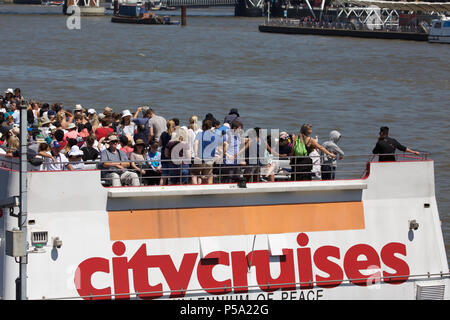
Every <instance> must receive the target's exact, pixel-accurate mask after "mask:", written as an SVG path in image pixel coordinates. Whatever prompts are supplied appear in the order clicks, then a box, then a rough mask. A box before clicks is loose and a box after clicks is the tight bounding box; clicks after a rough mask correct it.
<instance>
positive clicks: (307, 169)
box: [290, 124, 336, 181]
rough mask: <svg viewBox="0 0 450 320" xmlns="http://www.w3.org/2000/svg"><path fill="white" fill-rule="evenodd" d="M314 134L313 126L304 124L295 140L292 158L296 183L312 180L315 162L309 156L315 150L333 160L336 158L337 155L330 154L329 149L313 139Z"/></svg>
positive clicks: (292, 175)
mask: <svg viewBox="0 0 450 320" xmlns="http://www.w3.org/2000/svg"><path fill="white" fill-rule="evenodd" d="M311 134H312V125H310V124H304V125H302V127H301V128H300V132H299V134H298V136H297V137H296V136H295V135H293V138H294V147H293V148H292V152H291V154H290V155H291V156H293V158H291V166H292V172H291V180H294V181H305V180H312V172H311V170H312V168H313V162H312V159H311V158H310V157H309V154H310V153H311V152H312V151H313V150H314V149H319V150H320V151H322V152H323V153H325V154H327V155H329V156H330V157H332V158H333V159H334V158H335V157H336V155H335V154H333V153H331V152H329V151H328V150H327V149H325V148H324V147H322V146H321V145H320V144H319V143H317V141H316V140H315V139H313V138H311Z"/></svg>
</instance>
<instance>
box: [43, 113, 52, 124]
mask: <svg viewBox="0 0 450 320" xmlns="http://www.w3.org/2000/svg"><path fill="white" fill-rule="evenodd" d="M40 121H41V125H45V124H49V123H50V122H51V121H50V119H49V118H48V117H47V115H46V114H45V115H43V116H42V117H41V119H40Z"/></svg>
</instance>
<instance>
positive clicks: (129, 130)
mask: <svg viewBox="0 0 450 320" xmlns="http://www.w3.org/2000/svg"><path fill="white" fill-rule="evenodd" d="M135 129H136V124H135V123H134V122H131V123H130V124H129V125H127V126H125V127H123V126H122V125H120V126H119V127H118V128H117V133H118V134H119V135H122V134H124V135H129V136H132V137H134V130H135Z"/></svg>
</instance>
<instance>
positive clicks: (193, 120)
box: [188, 115, 202, 155]
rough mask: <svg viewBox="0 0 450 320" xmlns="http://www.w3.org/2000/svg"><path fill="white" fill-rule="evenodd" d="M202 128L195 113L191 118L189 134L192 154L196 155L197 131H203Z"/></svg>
mask: <svg viewBox="0 0 450 320" xmlns="http://www.w3.org/2000/svg"><path fill="white" fill-rule="evenodd" d="M201 131H202V128H201V127H200V125H199V124H198V117H197V116H196V115H193V116H191V117H190V118H189V126H188V134H189V147H190V149H191V155H194V141H195V136H196V135H197V133H199V132H201Z"/></svg>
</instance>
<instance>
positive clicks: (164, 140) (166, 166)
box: [159, 120, 175, 185]
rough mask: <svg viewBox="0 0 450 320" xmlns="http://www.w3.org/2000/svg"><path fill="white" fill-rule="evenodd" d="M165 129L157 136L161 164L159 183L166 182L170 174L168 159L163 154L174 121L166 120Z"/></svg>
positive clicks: (170, 135) (173, 128) (170, 136)
mask: <svg viewBox="0 0 450 320" xmlns="http://www.w3.org/2000/svg"><path fill="white" fill-rule="evenodd" d="M166 126H167V130H166V131H164V132H163V133H161V137H160V138H159V145H160V147H161V166H162V175H161V181H160V184H161V185H164V184H166V182H167V177H168V176H169V174H170V167H171V165H170V161H168V159H167V158H166V156H165V149H166V146H167V144H168V143H169V141H170V139H171V138H172V133H173V132H174V131H175V121H173V120H168V121H167V123H166Z"/></svg>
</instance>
